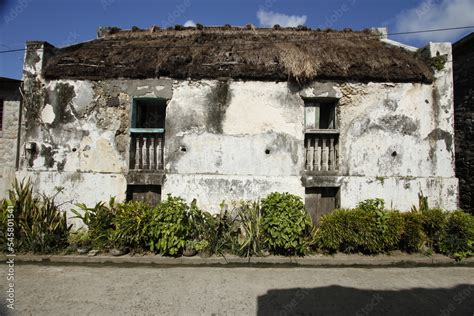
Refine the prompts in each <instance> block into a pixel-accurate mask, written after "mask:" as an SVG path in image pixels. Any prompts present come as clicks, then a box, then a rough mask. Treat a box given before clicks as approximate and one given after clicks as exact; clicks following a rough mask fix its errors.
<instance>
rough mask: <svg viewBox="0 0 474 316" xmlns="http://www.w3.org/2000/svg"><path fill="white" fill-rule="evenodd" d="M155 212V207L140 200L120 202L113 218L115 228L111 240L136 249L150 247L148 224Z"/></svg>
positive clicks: (116, 243) (117, 244) (118, 244)
mask: <svg viewBox="0 0 474 316" xmlns="http://www.w3.org/2000/svg"><path fill="white" fill-rule="evenodd" d="M153 212H154V209H153V207H151V206H150V205H149V204H146V203H143V202H139V201H129V202H127V203H123V204H118V205H117V207H116V212H115V216H114V218H113V220H112V223H113V230H112V231H111V235H110V237H109V240H110V241H111V242H112V243H113V244H114V245H115V246H119V247H121V246H129V247H132V248H134V249H144V248H146V247H148V245H149V233H148V225H149V224H150V221H151V219H152V217H153Z"/></svg>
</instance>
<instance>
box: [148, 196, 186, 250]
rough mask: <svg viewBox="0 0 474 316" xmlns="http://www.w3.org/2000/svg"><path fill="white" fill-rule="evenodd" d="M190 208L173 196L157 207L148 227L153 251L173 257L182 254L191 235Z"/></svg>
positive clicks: (180, 199)
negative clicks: (188, 213)
mask: <svg viewBox="0 0 474 316" xmlns="http://www.w3.org/2000/svg"><path fill="white" fill-rule="evenodd" d="M188 208H189V207H188V205H187V204H186V203H185V202H184V200H183V199H182V198H179V197H173V196H171V195H168V198H167V199H166V201H164V202H162V203H161V204H158V205H157V206H156V209H155V210H154V211H153V215H152V216H151V219H150V220H151V221H150V223H149V225H148V227H147V229H148V234H149V240H150V250H151V251H158V252H160V253H161V254H163V255H171V256H178V255H179V254H181V252H182V251H183V248H184V246H185V244H186V238H187V236H188V234H189V225H188V217H187V212H188Z"/></svg>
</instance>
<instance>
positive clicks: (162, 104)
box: [131, 98, 166, 130]
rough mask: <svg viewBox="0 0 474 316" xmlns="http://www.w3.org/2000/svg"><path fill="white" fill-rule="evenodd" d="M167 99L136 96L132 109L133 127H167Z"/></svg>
mask: <svg viewBox="0 0 474 316" xmlns="http://www.w3.org/2000/svg"><path fill="white" fill-rule="evenodd" d="M165 117H166V100H164V99H159V98H135V99H133V109H132V122H131V123H132V126H131V127H132V128H135V129H141V128H153V129H163V130H164V128H165Z"/></svg>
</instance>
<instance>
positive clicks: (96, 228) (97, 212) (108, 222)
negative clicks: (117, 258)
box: [71, 198, 118, 249]
mask: <svg viewBox="0 0 474 316" xmlns="http://www.w3.org/2000/svg"><path fill="white" fill-rule="evenodd" d="M117 206H118V204H117V203H116V202H115V198H111V199H110V200H109V203H108V204H105V203H104V202H99V203H97V204H96V205H95V206H94V207H91V208H89V207H87V206H86V205H85V204H83V203H79V204H76V207H77V208H79V210H80V211H79V210H76V209H72V210H71V212H72V213H73V214H74V215H75V216H74V218H78V219H81V220H82V222H83V223H84V224H85V225H87V228H88V231H89V236H90V238H91V241H92V246H93V247H94V248H96V249H107V248H109V247H110V244H111V243H110V234H111V233H112V231H113V230H114V228H115V227H114V223H113V221H114V218H115V215H116V208H117Z"/></svg>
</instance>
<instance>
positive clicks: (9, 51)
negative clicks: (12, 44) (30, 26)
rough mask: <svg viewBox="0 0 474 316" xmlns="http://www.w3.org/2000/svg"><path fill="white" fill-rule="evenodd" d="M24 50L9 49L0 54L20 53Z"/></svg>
mask: <svg viewBox="0 0 474 316" xmlns="http://www.w3.org/2000/svg"><path fill="white" fill-rule="evenodd" d="M24 50H26V48H20V49H10V50H2V51H0V53H12V52H21V51H24Z"/></svg>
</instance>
